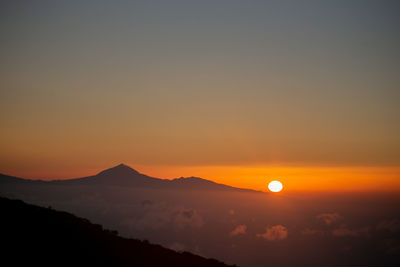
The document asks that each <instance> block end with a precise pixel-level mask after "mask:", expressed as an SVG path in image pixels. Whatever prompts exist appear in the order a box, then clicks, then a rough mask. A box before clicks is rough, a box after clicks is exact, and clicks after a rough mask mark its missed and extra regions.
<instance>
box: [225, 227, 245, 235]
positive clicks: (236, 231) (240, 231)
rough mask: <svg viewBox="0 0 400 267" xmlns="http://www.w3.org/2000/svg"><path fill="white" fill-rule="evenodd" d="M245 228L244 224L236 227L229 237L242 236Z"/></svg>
mask: <svg viewBox="0 0 400 267" xmlns="http://www.w3.org/2000/svg"><path fill="white" fill-rule="evenodd" d="M246 230H247V226H246V225H244V224H241V225H238V226H237V227H236V228H235V229H234V230H233V231H232V232H230V234H229V235H230V236H235V235H244V234H245V233H246Z"/></svg>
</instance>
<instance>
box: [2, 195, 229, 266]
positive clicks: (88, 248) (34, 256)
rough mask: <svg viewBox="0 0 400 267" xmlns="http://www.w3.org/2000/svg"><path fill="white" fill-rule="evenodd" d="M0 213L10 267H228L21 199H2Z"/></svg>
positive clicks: (5, 252)
mask: <svg viewBox="0 0 400 267" xmlns="http://www.w3.org/2000/svg"><path fill="white" fill-rule="evenodd" d="M0 210H1V215H2V219H1V220H0V234H1V240H2V245H3V246H2V251H1V252H2V255H3V256H2V262H3V263H4V262H8V264H9V266H215V267H223V266H228V265H226V264H224V263H222V262H219V261H217V260H214V259H206V258H203V257H200V256H197V255H194V254H191V253H188V252H183V253H178V252H175V251H173V250H170V249H166V248H164V247H162V246H159V245H153V244H149V243H148V242H146V241H140V240H136V239H127V238H122V237H119V236H117V233H116V232H115V231H109V230H104V229H103V228H102V227H101V225H98V224H92V223H90V222H89V221H88V220H86V219H82V218H78V217H76V216H74V215H72V214H70V213H66V212H60V211H55V210H52V209H51V208H42V207H38V206H34V205H29V204H25V203H24V202H22V201H19V200H10V199H6V198H2V197H0Z"/></svg>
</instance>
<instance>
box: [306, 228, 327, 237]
mask: <svg viewBox="0 0 400 267" xmlns="http://www.w3.org/2000/svg"><path fill="white" fill-rule="evenodd" d="M301 234H303V235H317V236H321V235H324V231H322V230H318V229H310V228H306V229H304V230H303V231H301Z"/></svg>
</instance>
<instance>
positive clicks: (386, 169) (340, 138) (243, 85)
mask: <svg viewBox="0 0 400 267" xmlns="http://www.w3.org/2000/svg"><path fill="white" fill-rule="evenodd" d="M162 2H163V1H162ZM0 5H3V6H2V7H3V8H0V19H1V21H0V22H1V25H2V27H0V34H1V36H7V41H6V42H1V43H0V50H1V54H2V58H1V59H2V64H1V66H0V127H1V128H0V172H1V173H7V174H11V175H17V176H23V177H34V178H47V177H49V178H52V177H54V178H66V177H77V176H84V175H89V174H94V173H96V172H98V171H100V170H101V169H105V168H109V167H112V166H113V165H117V164H119V163H121V162H124V163H126V164H129V165H131V166H132V167H133V168H137V169H138V170H139V171H142V172H143V173H146V174H149V175H153V176H158V177H161V178H163V177H165V178H172V177H177V176H190V175H194V176H201V177H204V178H208V179H212V180H215V181H217V182H222V183H226V184H230V185H235V186H240V187H249V188H255V189H261V190H262V189H263V188H265V183H266V181H267V180H269V179H272V178H273V179H277V177H280V179H281V180H283V182H285V188H287V190H295V189H296V190H347V189H349V190H350V189H351V190H367V189H368V190H389V189H390V190H398V189H399V183H400V181H398V180H400V178H399V171H398V170H399V168H400V123H399V117H400V105H399V101H398V100H399V99H400V90H399V77H400V76H399V73H398V70H399V62H400V60H399V59H400V54H399V51H400V50H399V49H398V47H400V38H398V27H397V25H398V23H397V21H398V16H397V13H395V12H393V10H392V9H391V8H390V5H387V4H385V5H382V4H378V3H365V4H363V5H355V6H351V5H350V4H348V3H346V5H344V6H343V8H338V7H337V6H336V5H337V3H336V2H335V3H333V2H332V3H330V4H328V3H324V4H316V3H313V4H309V5H304V4H303V3H300V2H299V1H293V3H291V4H290V5H287V4H285V3H280V2H279V1H278V2H276V3H275V2H269V1H256V2H253V1H241V3H240V4H233V3H232V4H221V3H220V4H215V3H214V2H212V4H211V2H210V3H206V2H204V1H197V2H196V3H190V4H189V3H188V4H185V5H181V4H179V5H178V4H177V3H155V2H154V3H147V4H138V3H136V2H135V1H133V2H132V3H131V2H126V3H124V4H122V3H114V2H108V3H102V4H101V5H100V4H99V5H96V6H92V5H90V4H82V3H80V2H79V3H78V2H76V3H75V2H71V1H65V2H63V3H58V4H57V5H51V4H48V3H46V2H42V3H35V4H34V5H33V4H32V5H31V4H26V5H24V8H21V6H20V5H19V4H18V3H14V1H9V2H6V3H1V4H0ZM217 6H218V7H217ZM121 14H124V15H122V16H121ZM317 14H318V15H317Z"/></svg>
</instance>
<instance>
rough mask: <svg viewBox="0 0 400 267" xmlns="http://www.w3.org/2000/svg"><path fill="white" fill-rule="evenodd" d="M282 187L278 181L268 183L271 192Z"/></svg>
mask: <svg viewBox="0 0 400 267" xmlns="http://www.w3.org/2000/svg"><path fill="white" fill-rule="evenodd" d="M282 188H283V185H282V183H281V182H279V181H272V182H270V183H269V184H268V189H269V190H270V191H271V192H280V191H281V190H282Z"/></svg>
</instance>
